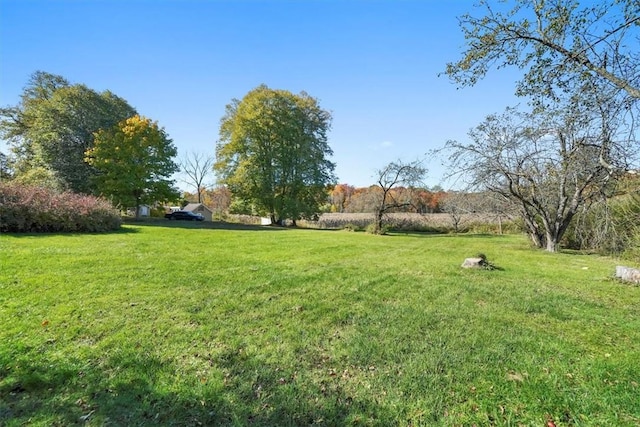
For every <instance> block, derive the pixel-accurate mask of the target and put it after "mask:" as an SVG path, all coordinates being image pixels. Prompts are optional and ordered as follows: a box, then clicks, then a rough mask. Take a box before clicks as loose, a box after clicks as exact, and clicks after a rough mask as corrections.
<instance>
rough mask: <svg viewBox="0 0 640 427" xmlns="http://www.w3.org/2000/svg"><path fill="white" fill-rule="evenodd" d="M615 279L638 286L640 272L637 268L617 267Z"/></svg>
mask: <svg viewBox="0 0 640 427" xmlns="http://www.w3.org/2000/svg"><path fill="white" fill-rule="evenodd" d="M616 277H617V278H619V279H621V280H624V281H625V282H631V283H635V284H640V270H638V269H637V268H631V267H624V266H622V265H618V266H617V267H616Z"/></svg>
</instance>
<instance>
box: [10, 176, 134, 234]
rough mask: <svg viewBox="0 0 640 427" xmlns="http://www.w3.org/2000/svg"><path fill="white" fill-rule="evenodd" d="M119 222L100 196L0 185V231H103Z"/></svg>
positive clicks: (115, 226) (115, 214) (118, 226)
mask: <svg viewBox="0 0 640 427" xmlns="http://www.w3.org/2000/svg"><path fill="white" fill-rule="evenodd" d="M121 224H122V221H121V219H120V215H119V214H118V212H117V211H116V210H115V209H114V208H113V207H112V206H111V204H110V203H109V202H108V201H106V200H104V199H101V198H98V197H94V196H86V195H81V194H75V193H70V192H64V193H59V192H57V191H55V190H52V189H49V188H44V187H33V186H25V185H20V184H16V183H5V184H0V232H10V233H32V232H90V233H95V232H106V231H113V230H117V229H119V228H120V225H121Z"/></svg>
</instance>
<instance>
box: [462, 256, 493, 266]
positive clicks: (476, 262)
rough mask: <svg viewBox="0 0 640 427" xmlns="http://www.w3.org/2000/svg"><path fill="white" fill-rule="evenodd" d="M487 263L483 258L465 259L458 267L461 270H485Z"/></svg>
mask: <svg viewBox="0 0 640 427" xmlns="http://www.w3.org/2000/svg"><path fill="white" fill-rule="evenodd" d="M488 266H489V263H488V262H487V260H486V259H485V258H467V259H465V260H464V262H463V263H462V265H461V266H460V267H462V268H487V267H488Z"/></svg>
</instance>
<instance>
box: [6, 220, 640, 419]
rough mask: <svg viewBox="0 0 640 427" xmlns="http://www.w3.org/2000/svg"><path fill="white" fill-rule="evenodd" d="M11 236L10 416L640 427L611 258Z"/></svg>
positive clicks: (257, 234)
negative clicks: (471, 266) (483, 265)
mask: <svg viewBox="0 0 640 427" xmlns="http://www.w3.org/2000/svg"><path fill="white" fill-rule="evenodd" d="M0 251H1V252H0V257H1V259H0V425H5V426H18V425H46V426H50V425H61V426H62V425H90V426H102V425H110V426H120V425H123V426H124V425H127V426H142V425H178V426H195V425H205V426H216V425H221V426H227V425H237V426H245V425H247V426H289V425H290V426H297V425H325V426H342V425H365V426H366V425H375V426H394V425H398V426H418V425H425V426H471V425H477V426H487V425H496V426H509V425H512V426H520V425H523V426H545V425H547V423H548V422H551V423H553V424H554V425H556V426H637V425H640V287H634V286H630V285H626V284H622V283H620V282H618V281H616V280H614V279H613V273H614V267H615V265H616V260H612V259H609V258H603V257H598V256H589V255H578V254H570V253H560V254H548V253H545V252H542V251H535V250H532V249H530V247H529V245H528V242H527V240H526V239H525V237H523V236H514V235H510V236H480V235H458V236H455V235H426V234H425V235H420V234H396V235H389V236H375V235H370V234H366V233H350V232H346V231H320V230H299V229H278V228H261V227H254V228H252V227H244V228H237V229H224V228H203V226H202V225H200V224H178V223H168V222H167V223H162V222H161V223H158V224H156V225H127V226H125V227H124V228H123V230H122V231H121V232H117V233H112V234H96V235H70V234H52V235H2V236H0ZM478 253H484V254H486V255H487V257H488V258H489V260H490V261H492V262H493V263H494V264H496V265H497V266H499V267H500V268H501V269H500V270H493V271H484V270H483V271H477V270H476V271H471V270H463V269H461V268H460V264H461V263H462V261H463V259H464V258H466V257H470V256H475V255H476V254H478ZM549 425H551V424H549Z"/></svg>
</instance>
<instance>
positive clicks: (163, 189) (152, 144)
mask: <svg viewBox="0 0 640 427" xmlns="http://www.w3.org/2000/svg"><path fill="white" fill-rule="evenodd" d="M176 155H177V150H176V148H175V146H174V145H173V142H172V141H171V139H169V137H168V136H167V134H166V133H165V131H164V129H162V128H160V127H159V126H158V124H157V123H156V122H152V121H151V120H150V119H148V118H145V117H141V116H138V115H136V116H134V117H131V118H129V119H126V120H123V121H121V122H120V123H118V124H117V125H115V126H113V127H111V128H109V129H103V130H100V131H98V132H96V134H95V142H94V146H93V148H91V149H89V150H87V152H86V161H87V163H89V164H90V165H92V166H93V167H95V168H96V169H97V171H98V175H97V176H96V177H95V184H96V186H97V188H98V189H99V190H100V192H101V193H102V194H103V195H105V196H109V197H111V198H112V200H113V201H114V202H115V203H118V204H120V205H121V206H123V207H131V206H136V208H137V207H138V206H140V204H143V203H151V202H155V201H159V200H163V201H164V200H171V199H175V198H177V197H178V193H177V191H176V190H175V189H174V188H173V187H172V184H173V181H172V180H170V179H169V177H170V176H171V175H172V174H173V173H174V172H177V171H178V165H177V164H176V163H174V162H173V158H174V157H175V156H176Z"/></svg>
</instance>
